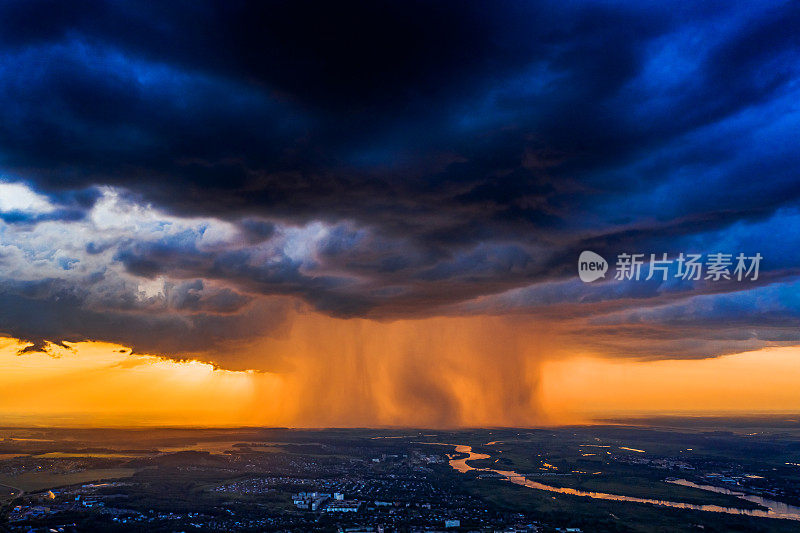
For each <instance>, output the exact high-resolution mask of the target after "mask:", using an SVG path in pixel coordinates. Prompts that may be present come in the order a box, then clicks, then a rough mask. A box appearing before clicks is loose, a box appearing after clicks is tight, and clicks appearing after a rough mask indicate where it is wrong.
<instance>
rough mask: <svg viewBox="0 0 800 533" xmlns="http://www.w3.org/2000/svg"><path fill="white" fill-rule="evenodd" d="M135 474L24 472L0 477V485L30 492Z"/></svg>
mask: <svg viewBox="0 0 800 533" xmlns="http://www.w3.org/2000/svg"><path fill="white" fill-rule="evenodd" d="M135 473H136V469H134V468H96V469H91V470H84V471H82V472H74V473H69V474H57V473H51V472H26V473H24V474H20V475H18V476H2V477H0V484H2V485H6V486H9V487H14V488H17V489H22V490H24V491H26V492H31V491H37V490H45V489H52V488H55V487H63V486H65V485H73V484H75V483H88V482H90V481H99V480H101V479H119V478H126V477H131V476H132V475H133V474H135Z"/></svg>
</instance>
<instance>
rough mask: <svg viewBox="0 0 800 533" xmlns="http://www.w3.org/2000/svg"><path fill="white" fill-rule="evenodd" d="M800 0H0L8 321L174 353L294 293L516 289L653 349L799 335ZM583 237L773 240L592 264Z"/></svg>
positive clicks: (364, 304)
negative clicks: (710, 276)
mask: <svg viewBox="0 0 800 533" xmlns="http://www.w3.org/2000/svg"><path fill="white" fill-rule="evenodd" d="M798 25H800V6H798V5H797V4H796V3H792V2H778V3H773V4H771V5H769V6H759V5H755V4H751V3H738V2H704V3H702V4H696V5H684V6H681V7H680V8H676V7H675V6H674V5H670V4H669V3H663V2H661V3H656V2H635V3H634V2H630V3H601V2H597V3H593V2H589V3H583V4H571V3H567V4H565V3H563V2H536V3H531V2H493V3H491V4H487V3H485V2H435V3H431V2H407V1H404V2H377V3H376V2H343V3H342V2H338V3H335V4H325V3H317V2H312V3H307V2H268V3H252V4H250V3H244V2H185V3H170V4H168V5H156V4H152V5H142V4H136V3H127V2H118V3H108V4H101V3H93V2H87V3H85V5H79V4H70V5H69V6H66V5H64V4H63V3H60V2H6V3H4V4H3V6H2V7H0V58H1V59H0V70H1V71H2V75H0V102H1V103H2V106H3V113H2V115H1V118H0V172H2V181H3V183H2V184H0V265H2V271H0V303H1V304H2V309H0V331H2V332H3V333H7V334H11V335H14V336H17V337H19V338H24V339H27V340H30V341H32V342H34V343H35V344H36V345H37V346H38V345H41V344H42V343H43V342H44V341H45V340H49V341H53V342H59V341H61V340H80V339H100V340H109V341H114V342H121V343H123V344H126V345H130V346H133V347H134V348H135V349H143V350H148V351H152V352H155V353H161V354H166V355H171V356H176V357H180V356H182V354H185V353H195V352H202V351H205V350H216V349H218V348H219V347H220V346H223V345H225V343H227V342H236V341H242V342H244V341H246V340H247V339H249V338H251V337H256V336H259V335H270V334H272V333H273V332H274V331H276V330H279V329H280V327H281V324H283V321H284V320H285V316H286V313H288V311H287V309H288V308H291V309H296V308H297V306H300V307H301V308H307V309H310V310H313V311H316V312H319V313H322V314H326V315H330V316H333V317H340V318H352V317H358V318H370V319H377V320H386V321H388V320H394V319H400V318H404V319H405V318H421V317H430V316H439V315H462V314H487V315H497V314H525V315H531V316H533V317H535V318H536V319H537V320H541V321H552V322H554V323H558V324H560V325H561V326H564V327H567V328H568V329H570V330H571V331H573V334H572V335H571V336H570V337H569V339H566V340H565V342H569V343H571V344H575V345H580V346H590V347H593V348H594V349H596V350H599V351H603V352H606V353H613V354H620V355H632V356H642V357H704V356H711V355H717V354H720V353H729V352H732V351H737V350H738V351H741V350H743V349H750V348H754V347H761V346H766V345H774V344H796V343H800V333H799V332H800V329H798V326H800V301H798V299H797V298H796V296H795V295H796V294H797V291H796V284H797V281H798V272H799V271H798V269H800V255H798V254H799V253H800V252H798V250H800V231H798V228H800V211H799V210H800V180H799V179H798V176H797V169H798V168H800V150H798V148H799V147H798V141H797V132H798V131H800V112H799V111H798V108H797V101H798V99H799V98H800V84H798V78H800V37H798V33H797V32H796V31H795V29H796V28H797V27H798ZM586 249H588V250H593V251H595V252H597V253H599V254H601V255H603V256H604V257H606V258H607V259H609V260H610V261H612V262H613V258H614V257H615V256H616V255H617V254H619V253H623V252H627V253H644V254H646V256H647V257H649V254H650V253H654V254H659V255H660V254H661V253H667V254H669V256H670V257H673V258H674V257H675V256H677V255H678V254H679V253H681V252H685V253H703V254H708V253H715V252H724V253H731V254H737V253H740V252H741V253H745V254H747V255H753V254H755V253H761V254H762V255H763V256H764V261H763V263H762V265H761V273H760V279H759V280H757V281H754V282H742V283H736V282H729V283H726V282H722V283H718V284H715V283H707V282H704V281H703V280H701V281H700V282H697V283H692V282H683V281H682V280H675V279H670V280H668V281H659V280H655V281H653V280H651V281H648V282H645V281H638V282H637V281H633V280H631V281H615V280H613V279H610V277H609V279H607V280H604V281H600V282H598V283H596V284H592V285H584V284H582V283H581V282H580V281H579V280H578V279H577V276H576V265H577V257H578V255H579V254H580V252H581V251H582V250H586ZM612 266H613V265H612ZM287 306H288V307H287ZM676 339H679V340H676ZM220 364H223V365H224V364H225V363H224V360H220Z"/></svg>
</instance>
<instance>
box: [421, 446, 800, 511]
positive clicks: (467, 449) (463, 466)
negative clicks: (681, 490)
mask: <svg viewBox="0 0 800 533" xmlns="http://www.w3.org/2000/svg"><path fill="white" fill-rule="evenodd" d="M430 444H441V443H430ZM448 446H455V449H456V452H458V453H466V454H468V456H467V457H464V458H463V459H451V460H450V466H451V467H452V468H453V469H454V470H456V471H458V472H461V473H462V474H463V473H466V472H469V471H470V470H475V471H477V472H493V473H495V474H498V475H500V476H502V477H503V478H504V479H506V480H507V481H510V482H511V483H514V484H515V485H522V486H523V487H528V488H531V489H537V490H544V491H548V492H557V493H560V494H570V495H572V496H584V497H588V498H594V499H597V500H615V501H621V502H635V503H647V504H651V505H660V506H662V507H675V508H678V509H692V510H695V511H709V512H713V513H726V514H735V515H747V516H755V517H759V518H781V519H785V520H800V507H796V506H793V505H788V504H785V503H781V502H777V501H774V500H768V499H766V498H761V497H759V496H751V495H749V494H744V493H740V492H734V491H731V490H728V489H725V488H722V487H714V486H711V485H697V484H695V483H692V482H691V481H686V480H685V479H677V480H673V481H669V483H674V484H676V485H683V486H686V487H692V488H697V489H702V490H708V491H711V492H718V493H720V494H728V495H731V496H736V497H737V498H741V499H743V500H748V501H751V502H755V503H757V504H759V505H761V506H763V507H766V508H767V510H766V511H764V510H760V509H739V508H736V507H721V506H719V505H695V504H691V503H681V502H671V501H667V500H654V499H650V498H637V497H635V496H622V495H620V494H609V493H606V492H591V491H584V490H578V489H572V488H567V487H553V486H551V485H546V484H544V483H539V482H538V481H532V480H530V479H528V478H526V477H525V476H523V475H522V474H519V473H517V472H514V471H511V470H495V469H492V468H474V467H472V466H470V465H469V464H467V461H475V460H478V459H489V458H490V457H491V456H490V455H487V454H485V453H475V452H473V451H472V446H466V445H456V444H450V445H448Z"/></svg>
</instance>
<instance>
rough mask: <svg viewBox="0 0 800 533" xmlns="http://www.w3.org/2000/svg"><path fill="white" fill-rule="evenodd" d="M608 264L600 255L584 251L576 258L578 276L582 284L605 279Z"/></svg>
mask: <svg viewBox="0 0 800 533" xmlns="http://www.w3.org/2000/svg"><path fill="white" fill-rule="evenodd" d="M607 271H608V262H606V260H605V259H603V258H602V257H601V256H600V255H598V254H596V253H594V252H590V251H589V250H584V251H583V252H581V256H580V257H579V258H578V276H580V278H581V281H582V282H584V283H590V282H592V281H594V280H596V279H600V278H604V277H606V272H607Z"/></svg>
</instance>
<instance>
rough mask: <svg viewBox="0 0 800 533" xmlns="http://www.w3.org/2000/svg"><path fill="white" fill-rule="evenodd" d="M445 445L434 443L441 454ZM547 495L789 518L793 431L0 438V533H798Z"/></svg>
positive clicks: (214, 432)
mask: <svg viewBox="0 0 800 533" xmlns="http://www.w3.org/2000/svg"><path fill="white" fill-rule="evenodd" d="M437 443H438V444H437ZM457 444H458V445H468V446H471V447H472V450H473V452H476V453H483V454H487V455H489V458H487V459H480V460H472V461H469V463H468V464H469V466H471V467H473V468H477V469H480V468H484V469H492V470H501V471H514V472H516V473H518V474H520V475H522V476H525V477H527V478H528V479H531V480H534V481H537V482H540V483H544V484H546V485H548V486H550V487H555V488H558V487H571V488H575V489H580V490H584V491H595V492H603V493H609V494H614V495H622V496H633V497H638V498H647V499H655V500H666V501H669V502H678V503H686V504H695V505H715V506H719V507H726V508H735V509H740V510H745V511H753V510H756V511H758V510H761V511H764V510H766V509H767V508H766V507H765V506H764V505H762V504H760V503H758V502H754V501H748V500H745V499H742V498H740V497H738V496H735V495H729V494H720V493H717V492H711V491H709V490H703V489H699V488H693V487H687V486H681V485H677V484H674V483H668V481H671V480H675V479H682V480H686V481H689V482H693V483H696V484H698V485H711V486H714V487H718V488H727V489H729V490H733V491H736V492H737V493H741V494H746V495H750V496H759V497H762V498H765V499H767V500H770V501H777V502H782V503H785V504H789V505H800V422H798V418H797V417H790V416H780V417H751V418H747V419H741V418H740V419H721V418H708V419H699V418H692V419H687V418H669V419H640V420H613V421H603V422H602V423H600V424H597V425H590V426H570V427H545V428H524V429H519V428H513V429H511V428H494V429H470V430H458V431H441V430H424V429H423V430H420V429H321V430H299V429H285V428H231V429H176V428H155V429H153V428H150V429H141V428H139V429H119V428H118V429H66V428H19V427H14V428H12V427H7V428H0V531H26V532H27V531H30V530H34V531H52V530H55V531H64V532H67V531H197V532H201V531H202V532H205V531H375V532H377V531H384V532H390V531H445V530H446V531H542V532H554V531H567V530H572V531H583V532H606V531H609V532H610V531H613V532H662V531H663V532H668V531H669V532H672V531H701V530H702V531H715V532H716V531H719V532H723V531H764V532H766V531H776V532H782V531H797V530H798V529H799V528H800V521H795V520H788V519H778V518H764V517H754V516H746V515H740V514H727V513H720V512H707V511H698V510H691V509H680V508H674V507H666V506H660V505H652V504H647V503H635V502H625V501H613V500H600V499H593V498H588V497H583V496H575V495H571V494H561V493H557V492H551V491H545V490H538V489H532V488H528V487H523V486H519V485H515V484H512V483H509V482H508V481H506V480H505V479H502V478H500V477H499V476H498V475H497V474H495V473H493V472H491V471H487V470H473V471H469V472H466V473H461V472H457V471H455V470H454V469H453V468H451V466H450V464H449V461H451V460H454V459H459V458H461V457H464V455H463V454H459V453H456V452H455V449H454V445H457Z"/></svg>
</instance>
